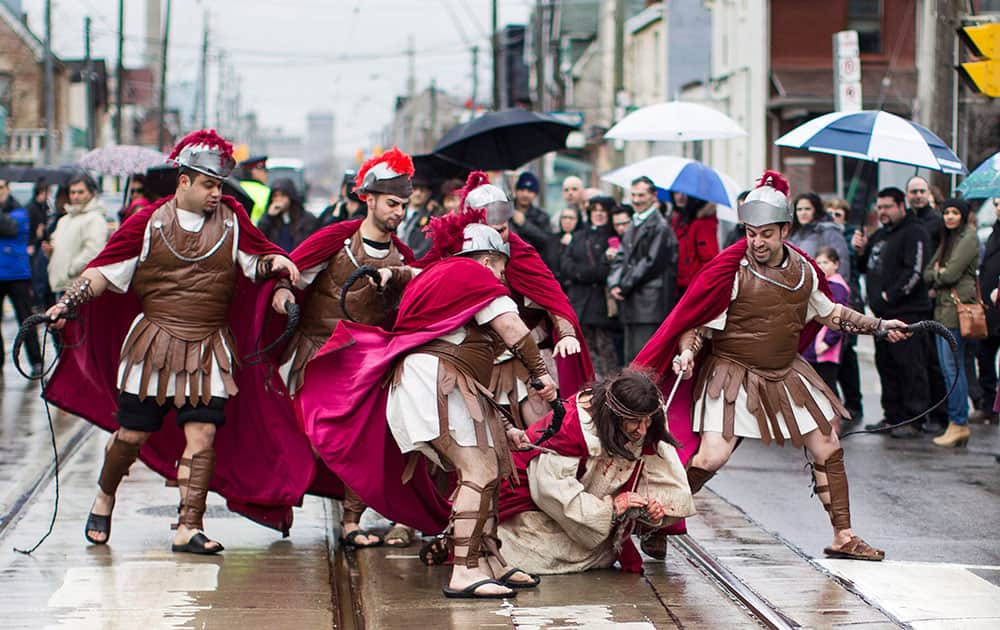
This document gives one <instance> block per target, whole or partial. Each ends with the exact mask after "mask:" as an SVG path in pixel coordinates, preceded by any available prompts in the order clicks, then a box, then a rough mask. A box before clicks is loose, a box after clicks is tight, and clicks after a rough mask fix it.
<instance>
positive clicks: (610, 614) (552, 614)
mask: <svg viewBox="0 0 1000 630" xmlns="http://www.w3.org/2000/svg"><path fill="white" fill-rule="evenodd" d="M496 614H498V615H503V616H507V617H510V618H511V621H513V622H514V625H515V626H516V627H517V628H518V629H519V630H534V629H536V628H537V629H538V630H541V629H542V628H549V627H558V628H566V629H571V628H580V629H581V630H583V629H586V630H611V629H613V628H614V629H618V628H623V629H626V630H656V626H654V625H653V624H651V623H649V622H648V621H631V622H621V621H614V611H613V610H612V608H611V606H591V605H581V606H537V607H530V606H529V607H519V606H511V605H509V604H508V605H506V606H505V607H504V609H503V610H499V611H497V613H496Z"/></svg>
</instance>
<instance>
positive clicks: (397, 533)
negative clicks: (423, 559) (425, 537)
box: [384, 523, 413, 547]
mask: <svg viewBox="0 0 1000 630" xmlns="http://www.w3.org/2000/svg"><path fill="white" fill-rule="evenodd" d="M384 540H385V544H386V545H387V546H389V547H409V546H410V545H412V544H413V532H412V531H411V530H410V528H409V527H407V526H406V525H401V524H399V523H393V524H392V527H390V528H389V531H388V532H386V534H385V538H384Z"/></svg>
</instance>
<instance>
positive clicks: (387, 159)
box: [354, 145, 416, 201]
mask: <svg viewBox="0 0 1000 630" xmlns="http://www.w3.org/2000/svg"><path fill="white" fill-rule="evenodd" d="M379 165H384V167H383V169H384V170H385V173H383V174H382V175H383V176H382V177H378V176H377V179H387V178H395V177H398V176H400V175H405V176H406V178H407V180H409V178H411V177H413V173H414V172H415V171H416V169H415V168H414V167H413V158H411V157H410V156H409V155H407V154H406V153H403V152H402V151H400V150H399V147H397V146H395V145H393V147H392V148H391V149H389V150H388V151H386V152H384V153H383V154H382V155H376V156H374V157H370V158H368V159H367V160H365V163H364V164H362V165H361V168H360V169H358V175H357V177H355V178H354V192H355V193H357V195H358V197H359V198H360V199H361V201H365V200H366V199H367V198H368V195H366V194H364V192H363V190H362V189H364V188H365V187H366V184H365V178H366V177H367V176H368V173H369V172H370V171H371V170H372V169H373V168H376V167H377V166H379ZM372 183H373V181H369V182H368V186H371V185H372ZM406 195H409V192H407V193H406ZM401 196H405V195H401Z"/></svg>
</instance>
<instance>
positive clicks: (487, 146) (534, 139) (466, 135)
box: [434, 109, 575, 171]
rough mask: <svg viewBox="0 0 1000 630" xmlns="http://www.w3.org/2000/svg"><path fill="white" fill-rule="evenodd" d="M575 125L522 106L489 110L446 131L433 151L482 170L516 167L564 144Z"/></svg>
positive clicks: (511, 168)
mask: <svg viewBox="0 0 1000 630" xmlns="http://www.w3.org/2000/svg"><path fill="white" fill-rule="evenodd" d="M574 129H575V127H574V126H573V125H570V124H568V123H565V122H563V121H561V120H559V119H558V118H555V117H554V116H549V115H548V114H538V113H535V112H529V111H527V110H524V109H509V110H506V111H502V112H490V113H488V114H483V115H482V116H480V117H478V118H474V119H472V120H470V121H469V122H467V123H465V124H464V125H459V126H458V127H455V128H454V129H452V130H451V131H449V132H448V133H447V134H445V136H444V137H443V138H441V141H440V142H438V144H437V146H436V147H434V153H437V154H438V155H440V156H442V157H445V158H447V159H449V160H454V161H456V162H460V163H462V164H469V165H471V166H475V167H476V168H479V169H482V170H485V171H502V170H513V169H516V168H518V167H520V166H522V165H524V164H526V163H528V162H530V161H531V160H534V159H535V158H537V157H539V156H542V155H545V154H546V153H548V152H549V151H555V150H557V149H561V148H563V147H565V146H566V136H568V135H569V132H571V131H573V130H574Z"/></svg>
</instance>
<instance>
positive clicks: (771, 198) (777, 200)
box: [736, 183, 792, 227]
mask: <svg viewBox="0 0 1000 630" xmlns="http://www.w3.org/2000/svg"><path fill="white" fill-rule="evenodd" d="M736 213H737V214H738V215H739V219H740V222H741V223H743V224H744V225H749V226H750V227H760V226H762V225H768V224H770V223H791V221H792V210H791V208H790V207H789V205H788V196H787V195H785V193H783V192H782V191H781V190H778V189H777V188H775V187H773V186H770V185H769V184H767V183H764V185H762V186H760V187H758V188H754V189H753V190H751V191H750V193H749V194H747V196H746V199H744V201H743V203H742V204H740V207H739V209H737V211H736Z"/></svg>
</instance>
